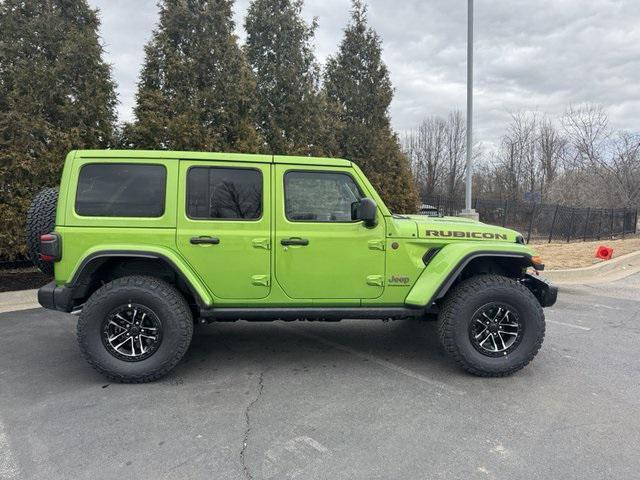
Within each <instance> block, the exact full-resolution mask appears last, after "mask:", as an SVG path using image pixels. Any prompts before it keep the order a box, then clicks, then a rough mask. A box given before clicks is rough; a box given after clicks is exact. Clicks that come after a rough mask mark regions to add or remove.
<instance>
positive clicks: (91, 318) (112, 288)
mask: <svg viewBox="0 0 640 480" xmlns="http://www.w3.org/2000/svg"><path fill="white" fill-rule="evenodd" d="M126 304H137V305H142V306H144V307H146V308H148V309H149V310H151V311H152V312H153V313H154V314H155V315H156V316H157V318H158V319H159V321H160V323H161V327H162V328H161V330H162V341H161V342H160V344H159V346H158V347H157V350H156V351H155V352H154V353H153V354H152V355H151V356H149V357H148V358H144V359H142V360H139V361H125V360H122V359H120V358H116V356H114V355H113V354H112V353H110V352H109V351H108V350H107V346H106V345H105V341H104V340H103V322H104V321H105V319H106V318H107V317H108V316H109V315H110V312H112V311H113V310H114V309H117V308H118V307H119V306H121V305H126ZM77 336H78V344H79V345H80V350H81V351H82V353H83V355H84V356H85V358H86V359H87V361H88V362H89V364H91V366H92V367H94V368H95V369H96V370H98V371H99V372H100V373H102V374H104V375H105V376H107V377H108V378H109V379H110V380H113V381H118V382H122V383H144V382H151V381H154V380H157V379H158V378H160V377H162V376H163V375H165V374H166V373H168V372H169V371H170V370H171V369H173V368H174V367H175V366H176V365H177V364H178V362H180V360H181V359H182V357H183V355H184V354H185V352H186V351H187V349H188V348H189V344H190V343H191V338H192V336H193V317H192V315H191V310H190V309H189V305H188V304H187V302H186V301H185V299H184V297H183V296H182V295H181V294H180V292H178V290H176V289H175V288H174V287H173V286H171V285H169V284H168V283H166V282H164V281H162V280H160V279H157V278H154V277H146V276H130V277H122V278H118V279H115V280H113V281H112V282H109V283H107V284H106V285H104V286H102V287H101V288H100V289H98V290H97V291H96V292H95V293H94V294H93V295H91V297H90V298H89V300H88V301H87V303H86V304H85V305H84V307H83V309H82V312H81V313H80V317H79V319H78V329H77Z"/></svg>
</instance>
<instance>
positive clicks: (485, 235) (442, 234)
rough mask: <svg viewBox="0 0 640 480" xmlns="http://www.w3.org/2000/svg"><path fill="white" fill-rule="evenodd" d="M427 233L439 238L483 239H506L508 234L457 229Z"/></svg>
mask: <svg viewBox="0 0 640 480" xmlns="http://www.w3.org/2000/svg"><path fill="white" fill-rule="evenodd" d="M425 235H426V236H427V237H438V238H449V237H452V238H476V239H481V240H506V239H507V235H506V234H505V233H492V232H460V231H457V230H427V231H426V233H425Z"/></svg>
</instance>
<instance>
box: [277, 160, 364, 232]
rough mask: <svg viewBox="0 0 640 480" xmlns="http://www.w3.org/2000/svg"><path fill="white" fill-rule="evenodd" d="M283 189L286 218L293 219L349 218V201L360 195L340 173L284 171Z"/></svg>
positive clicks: (332, 220) (321, 220) (354, 185)
mask: <svg viewBox="0 0 640 480" xmlns="http://www.w3.org/2000/svg"><path fill="white" fill-rule="evenodd" d="M284 191H285V209H286V215H287V218H288V219H289V220H292V221H297V222H304V221H307V222H351V221H352V219H351V205H352V204H353V203H354V202H357V201H358V200H360V199H361V198H363V195H362V192H361V191H360V188H358V185H357V184H356V182H355V181H354V180H353V178H351V176H350V175H347V174H344V173H329V172H288V173H287V174H286V175H285V177H284Z"/></svg>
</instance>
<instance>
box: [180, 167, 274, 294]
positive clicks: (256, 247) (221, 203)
mask: <svg viewBox="0 0 640 480" xmlns="http://www.w3.org/2000/svg"><path fill="white" fill-rule="evenodd" d="M270 168H271V167H270V164H268V163H245V162H204V161H181V162H180V189H179V193H178V197H179V199H180V200H179V202H178V204H179V210H178V231H177V244H178V250H179V251H180V253H182V255H183V256H184V257H185V258H186V259H187V261H188V262H189V264H190V265H191V267H192V268H193V269H194V270H195V271H196V272H197V273H198V275H199V276H200V277H201V278H202V279H203V280H204V282H205V283H206V285H207V287H208V288H209V290H210V291H211V293H213V294H214V295H215V296H216V297H218V298H222V299H234V298H264V297H266V296H267V295H268V294H269V291H270V288H271V257H270V253H271V250H270V234H271V202H270V185H271V183H270V173H271V172H270Z"/></svg>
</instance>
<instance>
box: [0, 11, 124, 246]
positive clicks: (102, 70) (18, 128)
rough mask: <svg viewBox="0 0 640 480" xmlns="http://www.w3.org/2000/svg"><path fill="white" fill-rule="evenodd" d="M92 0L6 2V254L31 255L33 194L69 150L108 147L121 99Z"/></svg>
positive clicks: (1, 99)
mask: <svg viewBox="0 0 640 480" xmlns="http://www.w3.org/2000/svg"><path fill="white" fill-rule="evenodd" d="M99 25H100V22H99V20H98V14H97V11H96V10H93V9H91V8H89V6H88V5H87V2H86V1H85V0H5V1H2V2H0V225H2V229H1V230H0V258H14V257H16V256H17V255H19V254H20V253H24V250H25V246H24V244H25V239H24V219H25V215H26V211H27V208H28V206H29V203H30V201H31V198H32V197H33V196H34V195H35V194H36V193H37V192H38V191H39V190H41V189H42V188H43V187H46V186H53V185H55V184H57V183H58V182H59V179H60V174H61V167H62V165H63V163H64V159H65V156H66V154H67V152H68V151H69V150H71V149H75V148H102V147H108V146H109V145H110V144H111V142H112V139H113V134H114V126H115V122H116V113H115V106H116V102H117V98H116V94H115V85H114V83H113V81H112V80H111V69H110V66H109V65H108V64H106V63H105V62H104V61H103V60H102V53H103V50H102V46H101V44H100V41H99V38H98V33H97V32H98V27H99Z"/></svg>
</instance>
